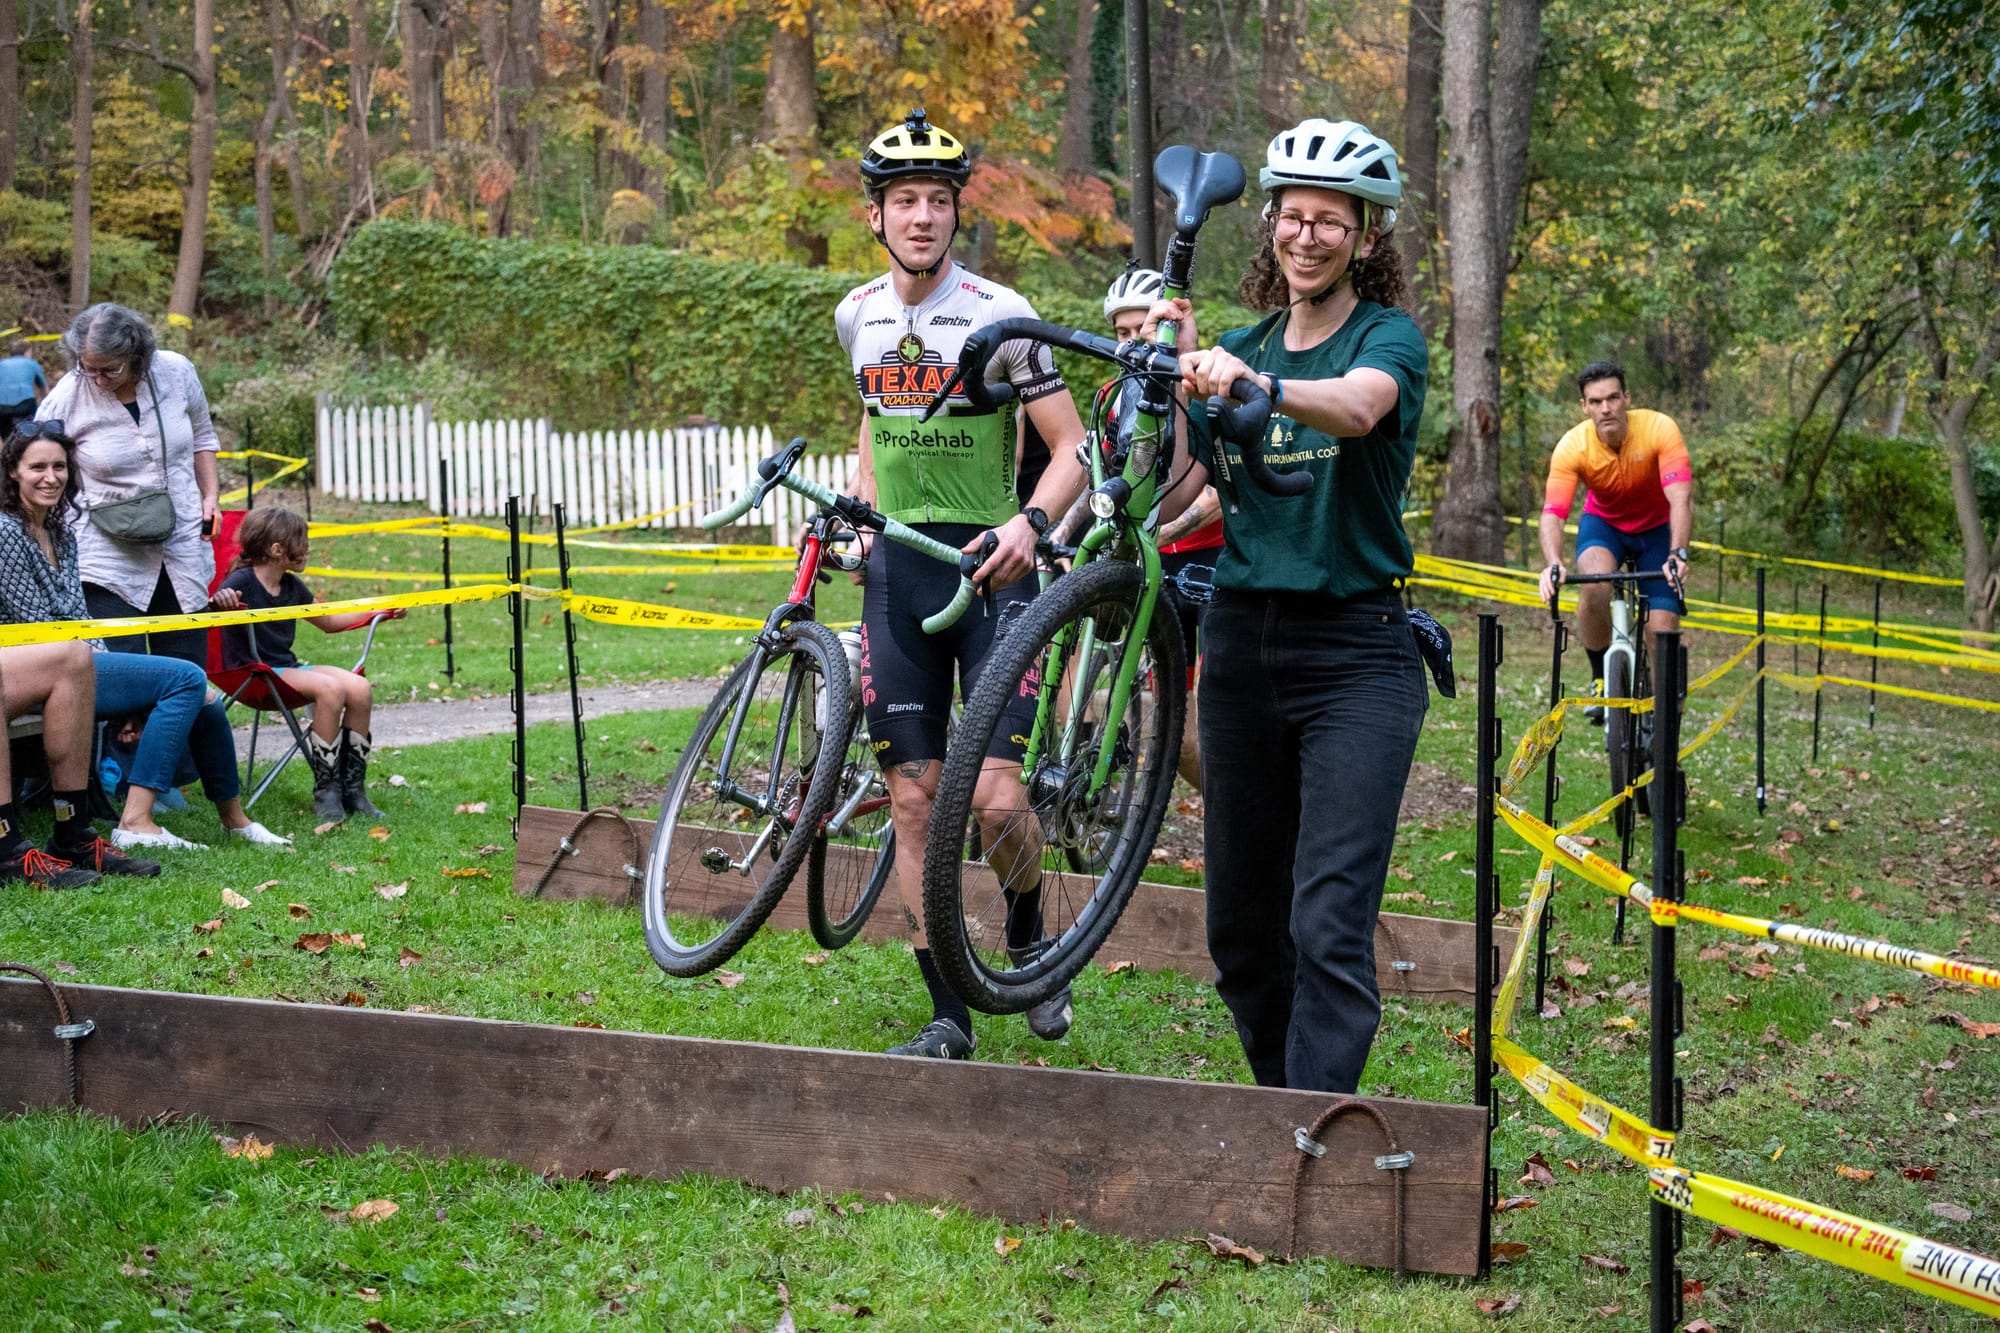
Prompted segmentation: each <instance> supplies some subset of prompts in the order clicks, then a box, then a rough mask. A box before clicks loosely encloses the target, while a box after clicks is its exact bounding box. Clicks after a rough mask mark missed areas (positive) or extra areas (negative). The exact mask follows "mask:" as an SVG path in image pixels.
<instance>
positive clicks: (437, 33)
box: [398, 0, 444, 154]
mask: <svg viewBox="0 0 2000 1333" xmlns="http://www.w3.org/2000/svg"><path fill="white" fill-rule="evenodd" d="M398 15H399V18H400V21H401V24H402V29H403V34H402V35H403V78H404V80H405V82H406V84H407V85H408V87H407V92H408V95H409V99H410V147H411V148H413V149H415V150H416V151H417V152H419V153H424V154H430V153H435V152H436V151H437V150H438V147H439V145H440V144H442V143H443V142H444V51H443V36H444V33H443V28H444V9H443V6H442V5H441V4H440V3H439V0H403V3H402V5H401V6H400V8H399V10H398Z"/></svg>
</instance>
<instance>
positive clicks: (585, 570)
mask: <svg viewBox="0 0 2000 1333" xmlns="http://www.w3.org/2000/svg"><path fill="white" fill-rule="evenodd" d="M780 568H782V569H784V570H787V571H789V570H790V569H791V566H790V565H784V566H779V565H777V564H773V565H771V566H770V567H769V568H768V570H767V569H766V568H765V567H763V566H750V565H571V566H570V570H569V572H570V574H571V575H572V576H579V577H580V576H582V575H586V574H588V575H594V576H598V577H610V576H613V575H619V576H635V575H672V576H674V577H676V578H686V577H689V576H693V575H700V574H736V573H759V572H776V571H777V570H779V569H780ZM303 572H304V573H306V574H307V575H309V576H311V577H313V578H321V579H358V580H363V581H367V580H374V581H376V582H380V583H442V582H443V581H444V575H442V574H428V573H422V574H419V573H410V574H403V573H398V572H396V571H394V570H388V569H321V568H318V567H316V566H308V567H307V568H306V569H305V570H304V571H303ZM527 573H528V577H529V578H540V579H554V578H559V577H561V571H560V570H558V569H555V568H554V567H553V566H549V567H544V568H542V569H531V570H529V571H527ZM451 577H452V581H453V582H454V583H490V582H492V581H493V580H495V579H501V580H504V579H505V578H506V577H507V576H506V575H505V574H504V573H497V572H494V571H491V570H488V571H485V572H480V571H460V570H453V571H452V575H451Z"/></svg>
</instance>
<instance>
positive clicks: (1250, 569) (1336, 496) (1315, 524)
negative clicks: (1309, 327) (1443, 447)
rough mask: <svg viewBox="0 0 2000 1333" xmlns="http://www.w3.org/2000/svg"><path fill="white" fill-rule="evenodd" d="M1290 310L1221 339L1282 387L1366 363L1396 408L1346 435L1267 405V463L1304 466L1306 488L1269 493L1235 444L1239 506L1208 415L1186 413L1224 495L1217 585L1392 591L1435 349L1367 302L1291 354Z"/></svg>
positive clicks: (1407, 564)
mask: <svg viewBox="0 0 2000 1333" xmlns="http://www.w3.org/2000/svg"><path fill="white" fill-rule="evenodd" d="M1287 314H1288V312H1286V311H1283V310H1281V311H1279V312H1277V313H1276V314H1274V315H1272V316H1270V317H1269V318H1268V319H1265V320H1263V321H1261V322H1259V323H1257V324H1255V325H1252V326H1251V327H1250V328H1247V329H1232V330H1230V331H1229V332H1228V333H1225V334H1223V335H1222V339H1221V346H1222V347H1223V348H1225V349H1226V350H1228V351H1229V352H1231V353H1233V354H1235V355H1236V356H1239V357H1241V358H1242V359H1243V360H1244V361H1245V362H1247V363H1248V364H1249V365H1250V366H1251V367H1252V368H1253V369H1255V370H1258V371H1262V372H1267V373H1269V374H1273V375H1276V376H1277V377H1278V378H1279V379H1281V380H1284V381H1286V382H1287V383H1290V382H1291V381H1294V380H1326V379H1337V378H1339V377H1340V376H1342V375H1345V374H1347V372H1348V371H1350V370H1353V369H1354V368H1355V367H1357V366H1368V367H1371V368H1373V369H1375V370H1379V371H1381V372H1383V373H1384V374H1386V375H1388V376H1389V377H1390V378H1392V379H1394V380H1395V381H1396V388H1397V394H1396V405H1395V406H1394V407H1392V408H1390V409H1389V411H1388V412H1387V413H1385V414H1384V415H1383V417H1382V419H1381V420H1380V421H1378V422H1376V423H1375V428H1374V429H1373V430H1371V431H1369V432H1368V433H1367V434H1366V435H1363V436H1360V437H1359V438H1356V439H1350V440H1342V439H1336V438H1334V437H1333V436H1331V435H1326V434H1323V433H1321V432H1320V431H1318V430H1314V429H1313V428H1311V427H1309V426H1305V425H1302V424H1301V423H1299V422H1297V421H1294V420H1292V419H1291V418H1290V417H1288V416H1285V415H1284V414H1283V412H1282V410H1281V411H1278V412H1273V413H1272V414H1271V425H1270V429H1269V430H1268V431H1267V432H1266V434H1265V436H1264V457H1265V461H1266V462H1268V463H1269V464H1270V465H1271V466H1272V468H1273V469H1275V470H1277V471H1280V472H1289V471H1294V470H1297V469H1300V468H1304V469H1306V470H1308V471H1310V472H1311V473H1312V477H1313V487H1312V489H1311V490H1310V491H1307V492H1306V493H1305V494H1304V495H1299V496H1291V497H1285V496H1276V495H1269V494H1266V493H1265V492H1264V491H1263V490H1261V489H1259V488H1258V486H1257V485H1256V483H1254V482H1252V481H1251V480H1250V478H1249V476H1248V475H1247V474H1245V473H1244V471H1243V459H1242V455H1241V454H1240V453H1239V452H1238V451H1237V450H1236V449H1235V448H1234V447H1233V446H1232V447H1231V448H1230V450H1229V464H1230V468H1231V473H1232V477H1233V480H1234V483H1235V496H1234V499H1235V501H1236V504H1237V506H1238V509H1237V512H1235V513H1231V512H1230V500H1231V498H1232V497H1231V496H1230V495H1229V494H1228V493H1227V490H1226V489H1225V488H1224V486H1223V481H1222V477H1221V471H1220V469H1218V468H1217V467H1216V466H1215V463H1214V459H1213V457H1212V454H1211V450H1212V449H1213V447H1214V445H1213V442H1212V441H1211V440H1210V439H1209V433H1208V430H1207V421H1206V418H1205V416H1204V414H1202V413H1200V412H1195V413H1194V414H1193V415H1192V418H1191V419H1192V422H1193V430H1192V435H1193V437H1194V441H1193V445H1194V456H1195V458H1196V459H1197V460H1199V461H1200V462H1202V463H1205V464H1207V465H1208V470H1209V479H1210V480H1211V481H1212V482H1214V483H1215V485H1216V487H1217V488H1218V490H1221V491H1223V494H1222V510H1223V519H1222V534H1223V552H1222V557H1221V558H1220V559H1219V560H1217V561H1216V566H1215V583H1216V586H1217V587H1220V588H1236V589H1241V590H1244V591H1256V592H1300V593H1315V594H1318V595H1320V596H1325V597H1352V596H1355V595H1356V594H1359V593H1365V592H1374V591H1377V590H1379V589H1383V588H1387V587H1390V586H1391V585H1393V584H1394V583H1395V581H1396V580H1397V579H1402V578H1408V577H1409V575H1410V573H1411V570H1412V559H1413V557H1412V553H1411V551H1410V539H1409V537H1408V535H1407V534H1406V533H1404V531H1403V498H1404V494H1405V492H1406V491H1407V490H1408V489H1409V484H1410V468H1411V466H1412V464H1413V463H1414V462H1415V461H1416V456H1417V423H1418V422H1419V421H1420V420H1421V419H1422V417H1423V414H1424V384H1425V381H1426V379H1427V378H1428V377H1429V373H1430V349H1429V348H1427V347H1426V346H1425V345H1424V337H1423V334H1422V333H1421V332H1419V331H1418V329H1417V324H1416V321H1415V320H1413V319H1411V318H1410V317H1409V316H1408V315H1407V314H1405V313H1404V312H1403V311H1401V310H1399V309H1396V308H1395V307H1393V306H1380V305H1376V304H1375V303H1374V302H1372V301H1363V302H1361V303H1360V304H1359V305H1357V306H1356V307H1355V308H1354V313H1353V314H1351V315H1349V316H1348V317H1347V322H1346V323H1345V324H1343V325H1341V326H1340V328H1339V329H1337V330H1335V331H1334V334H1333V336H1332V337H1330V338H1328V339H1326V340H1325V341H1324V342H1322V343H1320V344H1319V345H1318V346H1316V347H1312V348H1309V349H1307V350H1306V351H1303V352H1288V351H1286V350H1285V320H1286V318H1287Z"/></svg>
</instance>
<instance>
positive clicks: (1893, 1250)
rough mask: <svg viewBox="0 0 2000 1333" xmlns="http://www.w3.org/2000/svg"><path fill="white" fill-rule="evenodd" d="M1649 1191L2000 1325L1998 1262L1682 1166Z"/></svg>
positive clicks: (1664, 1169) (1661, 1172) (1653, 1174)
mask: <svg viewBox="0 0 2000 1333" xmlns="http://www.w3.org/2000/svg"><path fill="white" fill-rule="evenodd" d="M1647 1187H1648V1189H1649V1190H1651V1192H1652V1195H1653V1197H1654V1198H1655V1199H1658V1200H1659V1201H1660V1202H1661V1203H1664V1204H1666V1205H1667V1206H1668V1207H1670V1208H1677V1209H1679V1210H1680V1211H1681V1212H1684V1213H1693V1214H1694V1215H1695V1216H1697V1217H1705V1218H1707V1219H1708V1220H1709V1221H1711V1222H1720V1223H1722V1224H1723V1225H1724V1226H1731V1227H1735V1228H1736V1229H1737V1230H1738V1231H1741V1232H1743V1233H1744V1234H1746V1235H1751V1236H1755V1237H1757V1239H1759V1240H1765V1241H1770V1242H1771V1243H1772V1244H1774V1245H1783V1246H1785V1247H1786V1248H1787V1249H1792V1250H1797V1251H1798V1252H1799V1253H1801V1254H1806V1255H1810V1256H1812V1257H1813V1258H1815V1259H1823V1260H1825V1261H1826V1262H1828V1263H1832V1264H1839V1265H1840V1266H1841V1267H1842V1268H1851V1269H1853V1270H1854V1271H1855V1272H1857V1273H1865V1274H1867V1275H1868V1276H1869V1277H1872V1278H1877V1279H1879V1280H1881V1281H1883V1282H1893V1283H1895V1284H1896V1285H1897V1286H1899V1287H1908V1288H1909V1289H1910V1290H1912V1291H1921V1292H1924V1293H1925V1294H1927V1295H1930V1296H1935V1297H1937V1298H1938V1299H1940V1300H1947V1301H1950V1302H1952V1303H1953V1304H1954V1305H1962V1306H1964V1307H1965V1308H1966V1309H1968V1310H1977V1311H1978V1312H1979V1313H1981V1314H1983V1315H1986V1316H1987V1317H1988V1318H1993V1319H2000V1260H1993V1259H1988V1258H1987V1257H1986V1256H1984V1255H1980V1254H1974V1253H1973V1252H1972V1251H1970V1250H1961V1249H1959V1248H1958V1247H1957V1246H1955V1245H1944V1244H1941V1243H1939V1242H1938V1241H1934V1240H1926V1239H1924V1238H1923V1237H1922V1236H1913V1235H1911V1234H1910V1233H1909V1232H1907V1231H1898V1230H1897V1229H1896V1228H1894V1227H1887V1226H1883V1225H1882V1224H1881V1223H1879V1222H1868V1221H1864V1220H1863V1219H1861V1218H1858V1217H1854V1216H1852V1215H1850V1214H1847V1213H1842V1212H1836V1211H1835V1210H1834V1209H1831V1208H1823V1207H1821V1206H1820V1205H1818V1204H1816V1203H1807V1202H1806V1201H1805V1200H1803V1199H1794V1198H1792V1197H1790V1196H1789V1195H1785V1194H1778V1193H1775V1192H1773V1191H1771V1190H1764V1189H1758V1188H1757V1187H1756V1186H1755V1185H1745V1184H1744V1183H1742V1182H1741V1181H1737V1180H1725V1179H1723V1178H1722V1177H1721V1176H1711V1175H1706V1174H1704V1173H1701V1172H1697V1171H1689V1170H1686V1169H1684V1168H1682V1167H1678V1166H1666V1165H1663V1166H1656V1167H1653V1168H1652V1169H1651V1170H1649V1171H1648V1172H1647Z"/></svg>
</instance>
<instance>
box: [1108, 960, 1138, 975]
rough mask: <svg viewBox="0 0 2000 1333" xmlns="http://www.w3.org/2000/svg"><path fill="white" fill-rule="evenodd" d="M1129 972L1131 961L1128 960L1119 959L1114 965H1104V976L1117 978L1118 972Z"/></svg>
mask: <svg viewBox="0 0 2000 1333" xmlns="http://www.w3.org/2000/svg"><path fill="white" fill-rule="evenodd" d="M1131 970H1132V960H1131V959H1129V958H1121V959H1119V960H1118V961H1117V962H1115V963H1106V964H1105V965H1104V974H1105V975H1106V976H1111V977H1115V976H1117V975H1118V974H1119V973H1120V972H1130V971H1131Z"/></svg>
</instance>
